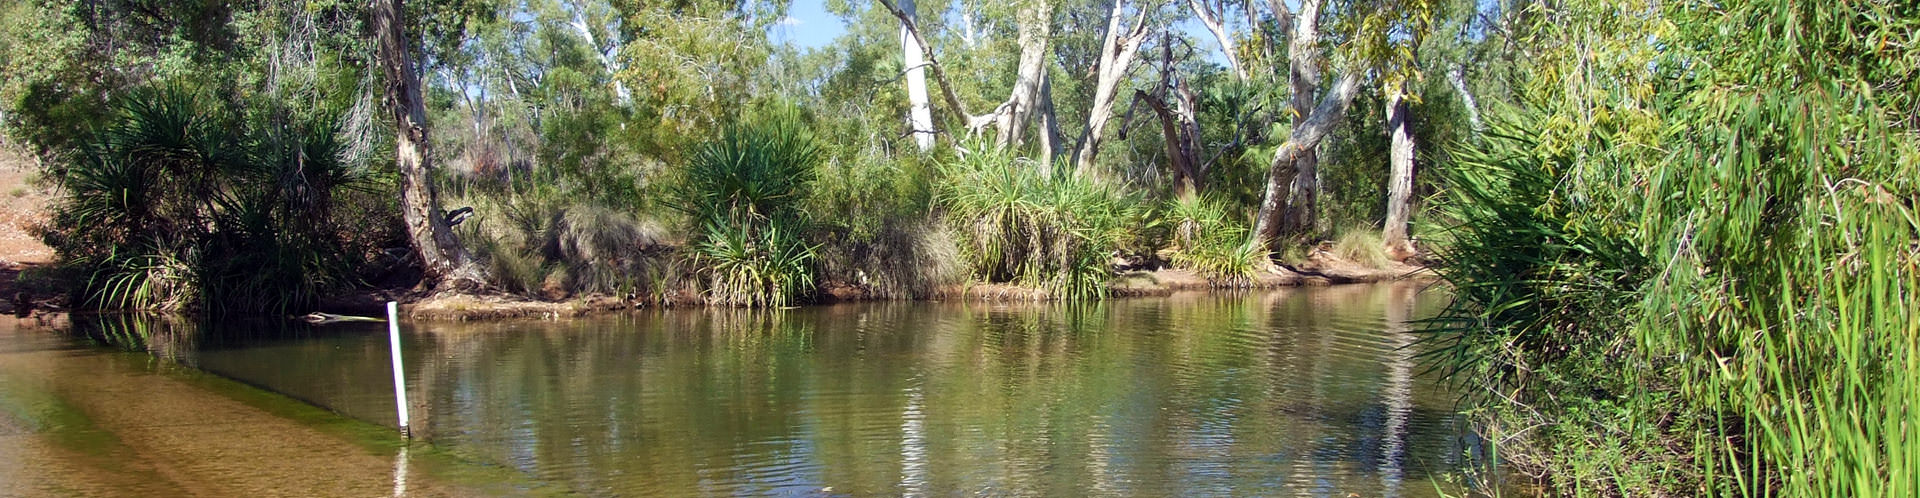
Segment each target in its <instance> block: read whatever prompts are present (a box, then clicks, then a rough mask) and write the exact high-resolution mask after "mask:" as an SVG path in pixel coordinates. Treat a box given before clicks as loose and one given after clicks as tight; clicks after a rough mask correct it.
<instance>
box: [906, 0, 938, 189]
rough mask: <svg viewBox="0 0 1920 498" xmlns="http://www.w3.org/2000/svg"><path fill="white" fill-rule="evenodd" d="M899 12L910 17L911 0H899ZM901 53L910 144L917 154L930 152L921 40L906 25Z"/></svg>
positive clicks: (930, 115)
mask: <svg viewBox="0 0 1920 498" xmlns="http://www.w3.org/2000/svg"><path fill="white" fill-rule="evenodd" d="M900 10H901V11H903V12H905V13H906V16H907V17H908V18H912V17H913V13H914V2H913V0H900ZM900 49H901V50H900V52H901V57H902V58H903V59H904V64H905V65H904V67H906V68H907V75H906V80H907V101H908V102H910V103H911V105H910V107H909V108H908V110H907V127H908V128H909V130H908V133H912V134H913V143H914V144H915V145H918V146H920V152H926V151H929V150H932V149H933V133H934V132H933V104H932V103H931V102H929V101H928V99H927V72H926V68H925V66H926V57H925V56H924V55H923V53H924V50H922V47H921V46H920V37H919V36H916V35H915V33H914V32H913V31H911V30H910V29H909V28H908V25H906V24H901V25H900Z"/></svg>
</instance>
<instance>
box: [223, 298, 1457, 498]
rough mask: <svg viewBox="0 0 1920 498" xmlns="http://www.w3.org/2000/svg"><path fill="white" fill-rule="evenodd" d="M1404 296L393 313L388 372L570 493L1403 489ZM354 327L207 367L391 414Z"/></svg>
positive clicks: (364, 337)
mask: <svg viewBox="0 0 1920 498" xmlns="http://www.w3.org/2000/svg"><path fill="white" fill-rule="evenodd" d="M1406 299H1421V298H1418V297H1415V296H1414V294H1412V293H1410V292H1397V291H1394V290H1393V289H1392V288H1391V286H1384V285H1383V286H1357V287H1336V288H1329V289H1296V290H1283V291H1275V292H1265V293H1262V292H1255V293H1241V294H1215V295H1200V296H1176V297H1173V298H1168V299H1132V300H1116V301H1112V302H1108V303H1103V304H1100V305H1097V306H1079V307H1066V306H1054V305H1029V304H1009V305H991V306H981V305H970V304H934V303H916V304H860V305H849V306H834V307H825V308H807V309H799V310H792V311H789V312H786V313H777V314H765V313H762V314H753V313H736V312H731V311H710V310H693V311H670V312H661V313H642V314H636V315H633V316H626V317H606V318H596V319H586V320H580V321H574V322H559V323H521V324H514V325H511V326H502V325H473V324H419V325H416V326H415V329H413V330H410V332H409V335H408V341H409V342H408V345H409V346H411V347H412V348H413V349H411V350H410V351H409V353H408V357H409V362H410V363H409V372H408V378H409V381H410V383H411V384H412V385H413V387H412V388H411V389H412V390H413V396H414V397H415V399H414V405H415V407H416V408H415V417H416V419H417V420H418V421H419V422H418V423H417V425H418V426H419V427H420V428H421V430H420V433H421V434H422V435H423V437H425V438H426V439H428V440H429V441H431V442H432V443H433V444H434V445H436V446H440V447H443V448H447V449H448V450H449V451H452V452H455V453H457V454H460V455H465V456H466V457H467V458H469V459H471V460H474V461H477V462H481V463H483V464H486V465H499V466H506V467H510V468H513V469H516V470H518V471H520V472H521V473H522V474H523V475H525V476H526V478H527V479H529V480H533V481H539V482H544V483H551V484H557V485H561V486H564V487H566V488H568V489H572V490H575V491H576V492H579V493H581V494H590V495H603V494H604V495H632V494H640V495H669V496H676V495H688V494H703V495H712V494H718V495H738V494H745V495H761V494H776V495H791V494H815V493H819V492H821V490H822V489H825V488H831V489H832V491H831V492H830V494H839V495H850V496H868V495H918V494H927V495H954V494H991V495H1069V496H1076V495H1097V496H1206V495H1245V494H1254V495H1280V496H1307V495H1319V496H1347V495H1349V494H1355V495H1359V496H1381V495H1392V494H1397V495H1403V496H1428V495H1432V494H1433V486H1432V485H1431V484H1429V482H1430V481H1431V479H1432V478H1431V477H1430V476H1432V475H1433V474H1434V473H1435V472H1450V471H1454V470H1456V469H1458V466H1459V465H1460V464H1459V463H1458V462H1459V455H1461V454H1462V453H1463V451H1462V444H1463V443H1461V441H1462V439H1463V438H1462V437H1461V432H1460V428H1461V424H1459V423H1458V419H1457V418H1455V417H1454V416H1453V415H1451V413H1450V411H1449V410H1448V408H1449V406H1450V405H1448V402H1449V401H1450V400H1451V397H1450V395H1448V394H1446V393H1445V392H1443V391H1440V390H1438V389H1437V388H1436V387H1435V386H1434V385H1433V384H1432V383H1431V382H1430V381H1428V380H1426V379H1422V378H1419V377H1418V376H1417V375H1416V374H1417V373H1418V371H1419V369H1418V367H1417V366H1414V365H1413V364H1412V362H1413V361H1414V358H1413V354H1412V353H1414V351H1412V350H1408V349H1403V348H1405V347H1407V345H1408V344H1410V343H1411V342H1412V341H1411V337H1410V336H1408V335H1407V334H1406V333H1404V332H1403V331H1404V330H1405V328H1406V323H1405V321H1406V320H1407V319H1408V317H1407V316H1406V313H1401V312H1397V311H1394V310H1396V309H1406V308H1391V307H1393V306H1407V303H1406V302H1405V300H1406ZM379 332H380V331H367V332H366V333H350V334H338V335H330V336H320V337H308V338H305V339H302V340H300V341H295V342H287V343H278V344H261V345H258V346H247V347H237V348H230V349H228V350H225V351H223V352H221V353H220V359H219V362H220V363H221V364H222V371H221V373H222V374H223V375H230V376H235V377H239V378H241V379H242V380H248V378H249V377H250V376H251V377H253V378H255V379H270V380H271V382H260V383H261V384H263V385H266V386H267V387H268V388H271V389H276V390H283V391H297V392H303V393H316V394H312V395H309V396H305V397H303V399H312V400H314V402H316V403H318V404H321V405H326V406H329V407H331V408H335V409H336V410H339V411H342V412H343V413H349V414H356V416H360V415H358V414H371V415H369V416H366V417H364V418H367V419H368V420H371V421H374V422H378V423H391V422H388V421H387V416H386V415H385V414H386V413H389V412H387V410H391V409H392V404H391V401H390V400H391V390H390V386H388V385H387V384H384V383H379V382H363V381H360V380H359V379H364V378H367V377H376V378H377V376H378V375H379V373H380V372H382V371H383V370H382V369H383V368H385V362H386V361H387V358H386V355H385V348H384V334H381V333H379ZM309 356H311V357H315V358H324V362H316V363H315V364H314V365H312V366H311V368H312V369H314V370H313V372H310V373H312V374H303V375H297V376H293V375H283V374H278V373H274V372H279V371H281V370H283V369H284V368H286V366H287V365H288V364H290V363H292V362H293V360H292V359H294V358H303V357H309ZM367 372H371V373H367ZM275 383H280V384H284V385H275ZM288 383H291V384H288ZM383 391H384V393H385V394H382V392H383ZM382 396H385V397H384V398H382ZM383 399H384V400H387V401H379V400H383ZM369 400H372V401H369ZM381 403H385V404H384V405H382V404H381Z"/></svg>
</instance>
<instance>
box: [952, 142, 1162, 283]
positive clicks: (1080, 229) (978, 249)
mask: <svg viewBox="0 0 1920 498" xmlns="http://www.w3.org/2000/svg"><path fill="white" fill-rule="evenodd" d="M982 149H986V147H982ZM940 170H941V177H942V178H941V183H940V187H939V189H938V197H937V198H938V200H939V203H940V205H941V206H943V207H945V208H946V210H947V212H946V219H947V220H948V223H949V224H950V225H952V226H953V229H954V233H955V234H956V235H957V236H958V238H959V242H960V249H961V254H962V256H963V257H964V258H965V259H966V260H967V262H968V265H969V266H971V267H972V268H973V271H974V274H975V275H977V276H978V277H980V278H982V279H985V280H986V281H989V282H1017V283H1020V284H1022V285H1030V286H1035V287H1040V288H1044V289H1048V290H1051V291H1054V292H1056V293H1057V295H1059V296H1061V297H1062V298H1065V299H1093V298H1100V297H1102V296H1105V295H1106V283H1107V279H1108V278H1109V277H1111V275H1112V273H1113V269H1112V266H1111V264H1110V260H1111V259H1112V257H1113V255H1114V253H1115V252H1116V251H1118V250H1119V249H1120V248H1121V247H1123V245H1125V244H1126V243H1127V242H1128V239H1129V238H1131V236H1132V235H1133V232H1132V231H1131V230H1130V229H1129V227H1133V226H1138V225H1139V224H1138V223H1134V222H1137V221H1139V220H1141V219H1143V218H1144V217H1145V215H1146V213H1145V212H1144V210H1143V209H1141V208H1140V207H1139V206H1141V205H1142V204H1143V203H1140V202H1132V201H1133V200H1132V199H1128V198H1127V197H1126V196H1124V195H1122V194H1121V193H1119V192H1115V191H1113V190H1111V189H1109V188H1107V187H1104V186H1102V185H1100V184H1097V183H1094V182H1092V181H1089V180H1087V179H1084V178H1078V177H1074V176H1069V175H1065V174H1056V175H1047V174H1045V173H1044V172H1043V171H1041V168H1040V167H1039V166H1038V165H1037V164H1036V163H1034V162H1032V161H1028V160H1025V159H1015V158H1013V157H1011V156H1009V155H1006V154H1004V153H999V152H978V153H974V154H968V155H966V156H965V157H962V158H960V159H957V160H954V161H950V162H946V163H943V164H941V165H940Z"/></svg>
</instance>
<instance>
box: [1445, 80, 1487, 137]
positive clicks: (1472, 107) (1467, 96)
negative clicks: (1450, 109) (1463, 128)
mask: <svg viewBox="0 0 1920 498" xmlns="http://www.w3.org/2000/svg"><path fill="white" fill-rule="evenodd" d="M1447 82H1449V83H1452V84H1453V91H1455V92H1459V93H1460V103H1461V104H1465V105H1466V106H1467V124H1469V125H1471V126H1473V131H1474V132H1475V133H1478V132H1479V131H1480V129H1481V128H1480V104H1479V103H1478V102H1475V101H1474V100H1473V92H1471V91H1468V90H1467V74H1466V66H1464V65H1461V66H1454V67H1453V70H1452V71H1447Z"/></svg>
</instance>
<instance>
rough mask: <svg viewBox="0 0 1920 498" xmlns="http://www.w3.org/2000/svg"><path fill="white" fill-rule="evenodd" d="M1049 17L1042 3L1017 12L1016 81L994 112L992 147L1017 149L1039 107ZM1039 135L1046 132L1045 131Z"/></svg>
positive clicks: (1049, 27) (1044, 71)
mask: <svg viewBox="0 0 1920 498" xmlns="http://www.w3.org/2000/svg"><path fill="white" fill-rule="evenodd" d="M1052 17H1053V13H1052V11H1050V10H1048V8H1047V3H1046V2H1044V1H1035V2H1031V3H1029V4H1028V5H1027V6H1026V7H1023V8H1021V9H1020V19H1019V22H1020V25H1019V27H1018V33H1019V34H1018V35H1017V38H1016V43H1018V44H1019V46H1020V62H1019V66H1018V68H1017V70H1016V78H1017V79H1015V80H1014V83H1013V92H1012V94H1011V95H1009V96H1008V97H1007V101H1006V103H1004V104H1001V106H1000V110H999V111H998V112H997V113H996V114H997V115H998V117H997V122H996V123H995V126H997V127H998V128H999V136H998V139H997V140H996V141H995V144H996V145H997V146H999V147H1000V148H1002V149H1005V148H1008V147H1013V148H1016V149H1017V148H1019V147H1020V144H1021V142H1022V141H1023V139H1024V138H1025V137H1024V134H1025V132H1026V129H1027V125H1028V124H1030V123H1031V122H1032V121H1033V117H1034V115H1035V113H1036V111H1038V110H1039V108H1040V106H1041V103H1040V102H1041V96H1040V91H1041V89H1042V88H1043V87H1046V86H1047V85H1046V78H1047V65H1046V63H1047V39H1048V38H1049V37H1051V36H1052ZM1040 133H1045V130H1041V131H1040Z"/></svg>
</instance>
